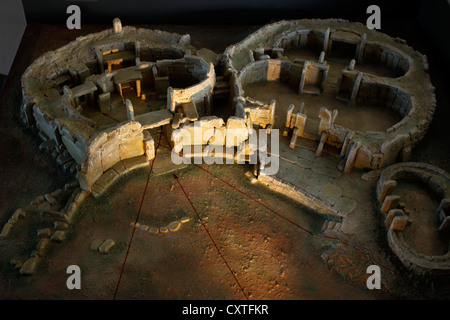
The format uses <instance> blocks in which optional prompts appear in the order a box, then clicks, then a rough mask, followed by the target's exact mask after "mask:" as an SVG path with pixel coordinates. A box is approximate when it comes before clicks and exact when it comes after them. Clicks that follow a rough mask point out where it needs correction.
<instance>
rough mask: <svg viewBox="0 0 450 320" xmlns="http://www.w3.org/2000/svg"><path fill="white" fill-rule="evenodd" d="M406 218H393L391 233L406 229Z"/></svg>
mask: <svg viewBox="0 0 450 320" xmlns="http://www.w3.org/2000/svg"><path fill="white" fill-rule="evenodd" d="M408 221H409V220H408V217H406V216H401V217H395V218H394V219H393V220H392V223H391V226H390V229H391V230H393V231H403V230H405V228H406V225H407V224H408Z"/></svg>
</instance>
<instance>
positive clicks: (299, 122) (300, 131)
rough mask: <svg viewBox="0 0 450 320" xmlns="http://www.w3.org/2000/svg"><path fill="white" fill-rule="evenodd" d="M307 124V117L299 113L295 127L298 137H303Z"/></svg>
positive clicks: (296, 116)
mask: <svg viewBox="0 0 450 320" xmlns="http://www.w3.org/2000/svg"><path fill="white" fill-rule="evenodd" d="M305 124H306V115H305V114H303V113H300V112H297V114H296V115H295V127H296V128H297V129H298V131H297V136H302V135H303V131H304V130H305Z"/></svg>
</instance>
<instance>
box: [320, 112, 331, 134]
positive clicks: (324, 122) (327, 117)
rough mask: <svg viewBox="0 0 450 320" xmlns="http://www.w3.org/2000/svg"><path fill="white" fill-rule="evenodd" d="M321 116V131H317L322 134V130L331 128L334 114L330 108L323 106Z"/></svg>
mask: <svg viewBox="0 0 450 320" xmlns="http://www.w3.org/2000/svg"><path fill="white" fill-rule="evenodd" d="M319 118H320V123H319V131H318V132H317V134H319V135H321V134H322V132H324V131H328V129H330V128H331V123H332V121H331V120H332V115H331V112H330V110H328V109H327V108H324V107H321V108H320V111H319Z"/></svg>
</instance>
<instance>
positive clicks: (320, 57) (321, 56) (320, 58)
mask: <svg viewBox="0 0 450 320" xmlns="http://www.w3.org/2000/svg"><path fill="white" fill-rule="evenodd" d="M324 61H325V51H322V52H321V53H320V56H319V61H318V62H319V63H320V64H323V62H324Z"/></svg>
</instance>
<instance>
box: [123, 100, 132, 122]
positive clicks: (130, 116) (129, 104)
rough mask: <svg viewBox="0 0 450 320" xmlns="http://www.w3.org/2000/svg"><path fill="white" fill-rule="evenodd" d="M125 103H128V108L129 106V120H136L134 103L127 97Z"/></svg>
mask: <svg viewBox="0 0 450 320" xmlns="http://www.w3.org/2000/svg"><path fill="white" fill-rule="evenodd" d="M125 105H126V108H127V118H128V120H132V121H134V108H133V104H132V103H131V101H130V100H128V99H126V100H125Z"/></svg>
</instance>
